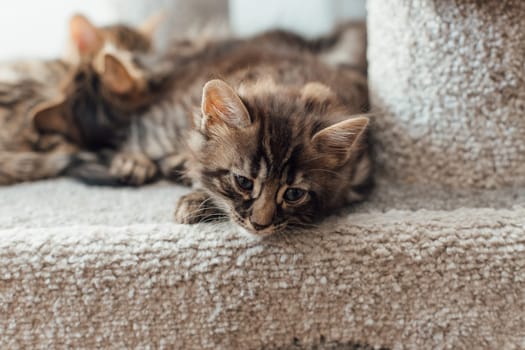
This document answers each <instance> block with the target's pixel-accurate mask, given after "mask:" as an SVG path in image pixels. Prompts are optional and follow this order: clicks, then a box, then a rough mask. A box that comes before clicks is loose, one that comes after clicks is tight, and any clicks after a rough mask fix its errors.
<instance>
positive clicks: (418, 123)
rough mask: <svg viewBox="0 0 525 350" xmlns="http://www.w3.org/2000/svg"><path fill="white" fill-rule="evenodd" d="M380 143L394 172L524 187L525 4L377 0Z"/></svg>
mask: <svg viewBox="0 0 525 350" xmlns="http://www.w3.org/2000/svg"><path fill="white" fill-rule="evenodd" d="M368 16H369V18H368V30H369V51H368V57H369V64H370V67H369V78H370V86H371V98H372V100H373V104H374V107H375V108H376V111H377V112H378V116H377V118H376V120H375V122H376V129H377V130H376V131H375V132H374V134H375V136H376V137H375V141H376V143H377V145H378V147H377V149H378V158H379V161H380V163H381V165H382V166H383V167H384V170H385V172H386V173H388V174H389V175H390V176H396V177H397V178H398V179H399V180H401V181H405V182H422V183H434V184H435V183H441V184H445V185H451V186H455V187H466V186H470V187H498V186H504V185H524V184H525V84H524V83H523V82H524V81H525V68H524V64H523V62H524V57H525V2H524V1H519V0H516V1H510V0H506V1H498V0H489V1H476V0H391V1H382V0H369V1H368Z"/></svg>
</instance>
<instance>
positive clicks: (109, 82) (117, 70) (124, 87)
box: [99, 53, 138, 95]
mask: <svg viewBox="0 0 525 350" xmlns="http://www.w3.org/2000/svg"><path fill="white" fill-rule="evenodd" d="M134 73H136V72H135V70H134V68H133V67H131V66H130V65H129V64H128V62H127V61H125V60H121V59H119V58H118V57H117V56H115V55H112V54H108V53H106V54H104V56H103V67H102V69H101V70H100V72H99V74H100V75H101V79H102V83H103V84H104V86H105V87H106V88H107V89H109V90H110V91H111V92H113V93H115V94H119V95H123V94H127V93H130V92H132V91H133V90H134V89H135V88H136V87H137V85H138V79H137V77H136V76H135V75H136V74H134Z"/></svg>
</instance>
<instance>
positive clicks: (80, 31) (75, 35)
mask: <svg viewBox="0 0 525 350" xmlns="http://www.w3.org/2000/svg"><path fill="white" fill-rule="evenodd" d="M69 32H70V35H71V39H72V41H73V43H74V45H75V47H76V48H77V50H78V52H79V54H80V55H81V56H85V55H91V54H94V53H95V52H97V51H98V50H99V49H100V48H101V47H102V46H103V45H104V38H103V36H102V34H101V33H100V31H99V30H98V28H97V27H95V26H94V25H93V24H92V23H91V22H90V21H89V20H88V19H87V18H86V17H84V16H82V15H74V16H73V17H71V19H70V21H69Z"/></svg>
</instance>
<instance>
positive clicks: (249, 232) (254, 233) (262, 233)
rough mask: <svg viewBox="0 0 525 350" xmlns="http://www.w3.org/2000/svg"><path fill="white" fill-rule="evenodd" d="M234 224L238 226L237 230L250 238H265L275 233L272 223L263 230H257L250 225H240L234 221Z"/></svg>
mask: <svg viewBox="0 0 525 350" xmlns="http://www.w3.org/2000/svg"><path fill="white" fill-rule="evenodd" d="M235 225H236V226H237V227H238V229H239V232H240V233H241V234H243V235H244V236H248V237H250V238H254V237H255V238H265V237H269V236H271V235H273V234H275V233H277V231H276V230H275V227H274V226H273V225H272V226H270V227H268V228H266V229H264V230H259V231H258V230H256V229H254V228H251V227H245V226H244V225H241V224H239V223H235Z"/></svg>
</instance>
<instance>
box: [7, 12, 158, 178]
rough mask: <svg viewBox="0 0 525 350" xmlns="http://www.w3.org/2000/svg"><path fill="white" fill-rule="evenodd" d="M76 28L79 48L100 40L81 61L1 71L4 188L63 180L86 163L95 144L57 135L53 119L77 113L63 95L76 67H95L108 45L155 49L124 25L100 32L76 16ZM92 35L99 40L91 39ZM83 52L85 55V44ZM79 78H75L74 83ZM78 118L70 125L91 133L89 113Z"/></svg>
mask: <svg viewBox="0 0 525 350" xmlns="http://www.w3.org/2000/svg"><path fill="white" fill-rule="evenodd" d="M71 25H72V28H73V27H75V28H76V29H75V34H74V35H73V34H72V36H73V38H72V39H73V41H75V40H77V44H78V43H79V42H80V41H82V40H84V39H83V38H84V37H83V36H85V37H95V38H96V39H97V40H96V41H95V42H85V41H84V42H83V44H82V45H83V46H82V50H83V51H82V52H79V56H78V57H68V59H66V60H61V59H57V60H49V61H38V60H34V61H17V62H12V63H5V64H3V65H2V66H1V67H0V81H3V82H0V126H1V128H0V185H8V184H13V183H16V182H22V181H33V180H38V179H43V178H48V177H54V176H57V175H60V174H62V173H63V172H65V171H67V170H68V169H69V167H70V166H71V164H72V162H76V161H78V160H79V159H81V158H82V155H81V154H78V152H79V147H85V146H88V145H89V146H91V144H92V143H94V142H93V141H94V140H93V139H87V140H82V141H83V142H79V141H81V140H75V139H71V137H70V136H71V133H67V135H64V134H63V133H60V132H59V131H61V130H54V129H56V127H57V121H56V119H54V118H55V114H54V112H55V111H56V108H57V106H59V107H60V108H61V109H63V107H71V108H70V111H71V112H73V111H74V112H75V113H76V112H77V110H78V109H79V106H67V101H64V96H63V94H64V91H62V90H61V86H62V84H64V82H65V81H70V80H71V78H72V74H73V73H72V72H73V71H76V68H75V67H76V66H77V65H80V67H82V66H86V65H90V64H91V62H92V60H93V59H94V58H95V56H96V55H98V53H99V52H100V51H101V50H103V49H104V47H105V46H106V45H109V44H111V46H112V47H115V48H116V49H117V50H121V51H141V52H145V51H149V50H150V49H151V45H152V44H151V40H150V37H149V35H150V33H146V32H141V31H139V30H137V29H133V28H130V27H127V26H124V25H120V24H119V25H114V26H108V27H103V28H97V27H95V26H93V25H92V24H91V23H90V22H89V21H88V20H87V19H86V18H85V17H82V16H75V17H73V18H72V21H71ZM72 33H73V29H72ZM93 33H95V34H96V35H94V36H90V34H93ZM75 36H76V37H75ZM78 49H79V51H81V50H80V44H79V47H78ZM80 70H82V69H80ZM78 78H79V77H78V76H76V75H75V76H74V79H73V80H75V79H77V80H78ZM70 85H71V84H68V86H70ZM86 90H88V89H86ZM73 107H74V108H73ZM86 108H88V107H87V106H86ZM90 111H92V110H90ZM78 112H81V111H78ZM84 112H85V111H84ZM70 114H71V115H72V113H70ZM39 115H41V118H40V119H41V120H40V125H39V126H38V125H37V127H35V125H34V123H35V120H36V119H35V118H37V117H38V116H39ZM78 116H79V117H78V118H77V119H76V120H70V121H71V122H72V123H76V124H75V125H74V126H75V128H76V129H78V132H79V133H84V134H85V133H87V132H89V125H88V124H86V122H85V119H82V116H85V114H82V113H78ZM70 119H71V118H70ZM87 119H89V118H87ZM64 121H65V120H64ZM80 121H82V122H84V123H80ZM71 126H73V124H72V125H71ZM91 134H93V133H91ZM103 136H107V135H104V134H103V133H101V134H100V135H97V139H99V138H100V137H103ZM85 141H88V142H85ZM90 159H91V158H90Z"/></svg>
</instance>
